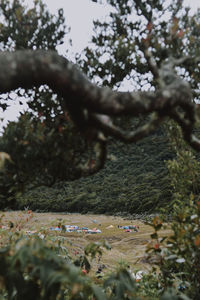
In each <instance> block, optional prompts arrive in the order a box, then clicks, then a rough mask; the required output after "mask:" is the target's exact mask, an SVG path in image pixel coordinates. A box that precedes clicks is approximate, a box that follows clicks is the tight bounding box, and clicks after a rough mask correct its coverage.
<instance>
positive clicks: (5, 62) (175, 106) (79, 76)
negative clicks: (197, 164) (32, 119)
mask: <svg viewBox="0 0 200 300" xmlns="http://www.w3.org/2000/svg"><path fill="white" fill-rule="evenodd" d="M151 55H152V54H151V53H150V52H148V51H146V57H147V61H148V64H149V65H150V67H151V70H152V73H153V75H154V76H155V77H156V80H157V81H158V89H157V90H156V91H155V92H149V91H148V92H141V91H135V92H118V91H112V90H111V89H110V88H107V87H102V88H100V87H98V86H96V85H95V84H93V83H92V82H90V81H89V80H88V78H87V77H86V76H85V75H84V74H83V73H82V72H81V71H80V70H79V69H78V68H77V67H76V66H75V65H74V64H73V63H71V62H69V61H68V60H67V59H65V58H64V57H62V56H59V55H58V54H57V53H56V52H53V51H42V50H40V51H30V50H22V51H16V52H1V53H0V93H5V92H9V91H12V90H15V89H17V88H20V87H21V88H32V87H34V86H37V87H38V86H41V85H44V84H46V85H48V86H49V87H50V88H51V89H52V90H53V91H54V92H55V93H57V94H58V95H60V96H62V99H63V103H62V105H63V107H65V108H66V109H67V110H68V111H69V112H70V113H71V116H72V119H73V121H74V123H76V124H77V126H78V127H79V128H80V129H81V130H82V132H83V133H87V134H88V132H90V133H92V134H89V135H90V138H91V136H92V137H93V141H96V143H97V145H99V147H98V148H99V150H98V153H97V162H96V164H95V165H94V166H92V167H91V166H89V167H88V168H86V167H84V168H82V169H81V168H80V172H82V173H81V174H84V172H86V173H94V172H97V171H98V170H99V169H100V168H102V167H103V164H104V162H105V159H106V141H105V140H104V139H101V138H99V137H100V136H103V134H104V135H105V136H108V135H111V136H114V137H115V138H118V139H121V140H122V141H124V142H136V141H138V140H140V139H142V138H143V137H144V136H146V135H148V134H149V133H150V132H152V130H154V129H156V128H157V127H158V126H159V124H160V123H161V122H162V121H163V119H164V118H165V117H171V118H173V119H174V120H175V121H176V122H177V123H178V124H179V125H180V126H181V128H182V131H183V136H184V138H185V140H186V141H187V142H188V143H189V144H190V145H191V146H192V147H193V148H195V149H196V150H198V151H199V150H200V141H199V140H198V139H197V138H195V137H194V136H193V133H192V130H193V126H194V121H195V104H194V103H193V102H192V93H191V89H190V86H189V83H188V82H186V81H184V80H183V79H182V78H181V77H179V76H178V75H177V74H176V72H175V70H174V66H175V65H176V61H175V60H173V59H168V61H166V62H165V63H163V64H162V65H161V67H160V69H158V68H157V65H156V63H155V62H154V60H153V57H152V56H151ZM185 60H186V59H185ZM183 61H184V59H182V60H177V63H178V64H180V63H182V62H183ZM179 110H180V111H181V112H184V114H183V115H184V118H183V117H182V116H181V114H180V113H178V111H179ZM149 113H155V116H156V117H154V118H153V119H152V120H151V121H150V122H149V123H147V124H145V125H144V126H143V127H141V128H138V129H137V130H135V131H133V132H128V133H127V132H125V131H123V130H122V129H121V128H118V127H116V126H115V125H114V124H113V122H112V121H111V117H114V116H120V115H121V116H122V115H130V116H138V115H140V114H142V115H147V114H149ZM105 116H106V117H105Z"/></svg>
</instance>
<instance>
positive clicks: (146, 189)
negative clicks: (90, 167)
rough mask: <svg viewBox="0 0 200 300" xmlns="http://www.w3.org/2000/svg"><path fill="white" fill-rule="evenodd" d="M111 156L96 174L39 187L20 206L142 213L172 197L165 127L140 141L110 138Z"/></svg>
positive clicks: (48, 209)
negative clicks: (134, 142) (167, 163)
mask: <svg viewBox="0 0 200 300" xmlns="http://www.w3.org/2000/svg"><path fill="white" fill-rule="evenodd" d="M110 154H112V158H114V159H112V160H109V161H108V162H107V163H106V166H105V168H104V169H103V170H101V171H100V172H99V173H97V174H96V175H95V176H91V177H86V178H81V179H80V180H75V181H70V182H60V183H57V184H56V185H54V186H53V187H52V188H46V187H40V188H37V189H35V190H34V191H30V192H27V193H26V194H25V195H24V196H23V197H21V198H20V199H19V208H21V209H22V208H24V207H29V208H30V209H33V210H38V211H57V212H59V211H68V212H80V213H87V212H93V213H108V214H109V213H115V214H116V213H119V212H120V213H121V212H122V213H131V214H134V213H143V212H153V211H156V210H157V209H158V208H160V207H163V206H165V205H166V204H167V203H168V202H169V201H170V197H171V193H170V183H169V180H168V174H167V168H166V166H165V160H168V159H170V158H171V157H172V153H171V152H170V150H169V146H168V144H167V138H166V134H164V131H163V129H159V130H158V131H157V132H156V133H154V134H153V135H151V136H148V137H147V138H145V139H144V140H142V141H140V142H139V143H137V144H134V145H133V144H131V145H124V144H121V143H119V142H116V141H115V142H112V141H110V144H109V155H110Z"/></svg>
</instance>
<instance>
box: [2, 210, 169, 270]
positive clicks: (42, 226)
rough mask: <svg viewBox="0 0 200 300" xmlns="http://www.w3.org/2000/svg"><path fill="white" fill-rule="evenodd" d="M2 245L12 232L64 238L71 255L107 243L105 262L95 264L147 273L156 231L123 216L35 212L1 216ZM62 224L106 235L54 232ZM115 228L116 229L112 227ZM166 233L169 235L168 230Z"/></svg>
mask: <svg viewBox="0 0 200 300" xmlns="http://www.w3.org/2000/svg"><path fill="white" fill-rule="evenodd" d="M0 216H1V222H0V244H1V246H3V245H5V244H6V243H7V242H8V239H9V233H12V232H13V233H16V232H20V233H23V234H24V235H25V236H30V235H31V236H32V235H38V234H39V235H41V237H42V238H43V239H46V240H48V239H49V237H51V238H52V237H62V239H63V240H64V244H65V246H66V247H67V249H68V251H69V253H70V255H71V256H73V257H75V256H76V255H81V254H83V253H84V247H85V246H86V245H87V244H89V243H90V242H97V241H101V240H103V239H104V240H106V241H107V242H108V243H109V244H110V246H111V250H110V251H109V250H105V251H104V254H103V257H102V258H101V261H100V262H98V261H94V262H93V265H94V266H96V267H98V264H99V263H101V264H104V266H105V270H113V269H114V268H115V267H116V265H117V262H127V263H128V264H129V266H130V268H131V269H132V270H133V271H136V270H144V271H147V270H149V268H150V267H151V265H150V264H149V263H148V262H147V260H146V257H145V249H146V246H147V245H148V244H149V243H152V241H151V238H150V235H151V233H152V232H153V231H152V228H151V227H150V226H148V225H146V224H144V223H143V222H142V221H139V220H136V221H134V220H128V219H125V218H121V217H114V216H105V215H91V214H90V215H89V214H88V215H81V214H59V213H32V212H31V211H18V212H6V213H3V212H2V213H0ZM58 225H59V226H61V225H78V226H79V227H88V228H90V229H93V228H94V227H95V228H98V229H100V230H101V231H102V233H98V234H86V233H83V232H82V233H77V232H70V233H68V232H59V231H52V230H50V228H51V227H56V226H58ZM111 225H112V226H111ZM118 225H120V226H124V225H137V226H138V227H139V229H138V232H135V231H133V230H132V231H131V232H125V231H124V230H123V229H119V228H118ZM163 233H165V234H166V233H169V231H168V230H166V231H165V232H161V234H163Z"/></svg>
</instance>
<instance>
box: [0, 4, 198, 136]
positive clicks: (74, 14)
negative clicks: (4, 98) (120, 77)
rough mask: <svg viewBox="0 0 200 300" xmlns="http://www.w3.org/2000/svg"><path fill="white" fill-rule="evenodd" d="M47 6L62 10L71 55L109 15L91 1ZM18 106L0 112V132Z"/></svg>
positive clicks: (80, 47)
mask: <svg viewBox="0 0 200 300" xmlns="http://www.w3.org/2000/svg"><path fill="white" fill-rule="evenodd" d="M43 2H44V3H46V5H47V6H48V8H49V10H50V12H52V13H55V12H56V11H57V10H58V9H59V8H63V9H64V14H65V19H66V24H67V25H68V26H70V27H71V32H70V35H68V36H67V37H68V38H70V37H71V39H72V43H73V48H72V50H71V52H72V53H80V52H81V51H82V50H83V49H84V48H85V47H86V46H87V45H88V41H89V40H90V37H91V35H92V28H93V20H94V19H96V18H100V19H101V18H104V16H105V15H107V14H108V13H109V9H108V6H106V5H102V4H97V3H95V2H92V1H91V0H56V1H55V0H43ZM184 2H185V5H188V6H190V7H191V8H192V11H194V10H196V9H197V8H198V7H200V0H185V1H184ZM25 3H26V4H28V5H30V6H31V5H33V0H25ZM59 51H60V52H61V53H65V46H62V48H61V49H59ZM20 108H21V107H19V105H18V104H17V103H15V104H12V106H11V107H10V108H9V109H8V110H7V111H6V113H4V115H3V114H2V113H1V112H0V118H1V117H3V118H4V121H3V122H1V123H0V130H1V127H2V125H3V124H5V122H6V120H16V117H17V116H18V115H19V109H20Z"/></svg>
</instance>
